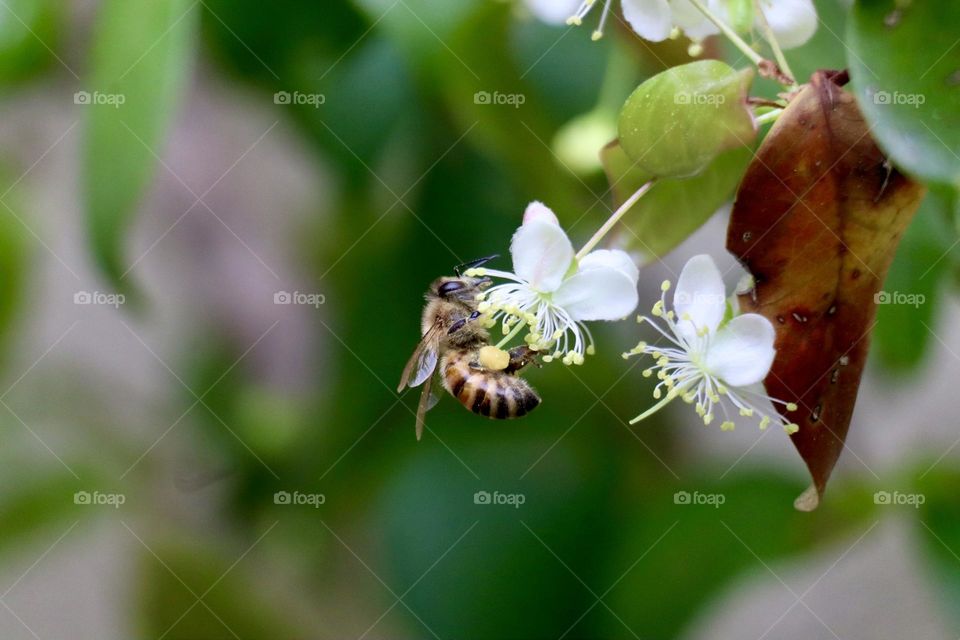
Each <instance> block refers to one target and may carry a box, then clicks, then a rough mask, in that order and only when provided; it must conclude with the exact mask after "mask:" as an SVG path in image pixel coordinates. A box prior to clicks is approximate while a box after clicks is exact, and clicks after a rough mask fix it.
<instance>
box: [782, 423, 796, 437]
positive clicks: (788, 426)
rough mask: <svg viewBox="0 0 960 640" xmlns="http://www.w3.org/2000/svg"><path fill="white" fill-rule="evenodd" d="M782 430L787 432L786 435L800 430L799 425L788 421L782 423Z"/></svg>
mask: <svg viewBox="0 0 960 640" xmlns="http://www.w3.org/2000/svg"><path fill="white" fill-rule="evenodd" d="M783 430H784V431H786V432H787V434H788V435H791V436H792V435H793V434H795V433H796V432H797V431H800V426H799V425H798V424H797V423H796V422H790V423H788V424H785V425H783Z"/></svg>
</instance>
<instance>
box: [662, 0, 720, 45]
mask: <svg viewBox="0 0 960 640" xmlns="http://www.w3.org/2000/svg"><path fill="white" fill-rule="evenodd" d="M705 4H706V5H707V6H708V8H709V9H710V10H711V11H713V13H714V14H715V15H718V16H719V17H721V18H724V17H725V16H724V14H725V13H726V12H725V10H724V8H723V7H722V6H721V5H722V3H719V2H716V0H710V1H708V2H706V3H705ZM670 9H671V11H672V12H673V23H674V24H675V25H677V26H678V27H680V28H681V29H683V32H684V33H685V34H687V37H689V38H690V39H692V40H702V39H704V38H706V37H707V36H712V35H716V34H718V33H720V29H718V28H717V25H715V24H713V22H712V21H711V20H710V18H708V17H707V16H705V15H703V13H702V12H701V11H700V10H699V9H697V8H696V7H695V6H693V4H691V3H690V0H670Z"/></svg>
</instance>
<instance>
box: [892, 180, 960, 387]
mask: <svg viewBox="0 0 960 640" xmlns="http://www.w3.org/2000/svg"><path fill="white" fill-rule="evenodd" d="M941 191H944V190H940V191H931V192H930V193H928V194H927V197H926V198H925V199H924V201H923V204H921V205H920V207H921V208H920V211H919V212H918V214H917V216H916V217H915V218H914V221H913V223H912V224H911V225H910V226H909V227H907V231H906V233H904V235H903V238H902V240H901V241H900V248H899V249H898V250H897V253H896V256H895V257H894V260H893V264H892V265H891V267H890V272H889V274H888V275H887V280H886V282H885V283H884V285H883V292H882V293H881V294H880V295H879V297H878V298H877V300H876V301H877V302H878V303H880V304H879V306H878V307H877V326H876V329H875V330H874V336H875V337H874V346H875V349H876V351H877V355H878V356H879V357H880V360H881V361H882V363H883V365H885V366H886V367H888V368H889V369H893V370H895V371H899V372H906V371H908V370H911V369H913V368H915V367H916V366H917V365H918V364H920V362H921V361H922V360H923V357H924V355H925V354H926V351H927V348H928V346H929V344H930V341H931V339H932V337H933V336H932V334H931V333H930V331H931V330H934V331H935V330H936V329H935V328H934V325H935V318H936V316H937V309H938V307H939V305H938V304H937V302H938V299H939V295H938V293H939V292H940V290H941V287H940V285H941V283H942V282H943V279H944V277H945V276H947V275H948V274H949V273H950V271H951V269H952V268H954V267H956V264H957V257H956V255H955V254H954V255H950V253H951V249H952V248H953V247H952V246H951V245H952V244H953V237H954V236H955V235H956V233H955V231H954V230H953V228H952V225H951V224H950V216H951V213H952V211H951V204H952V203H951V198H950V197H949V195H948V194H944V193H942V192H941ZM954 253H956V252H954Z"/></svg>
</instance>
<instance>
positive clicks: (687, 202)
mask: <svg viewBox="0 0 960 640" xmlns="http://www.w3.org/2000/svg"><path fill="white" fill-rule="evenodd" d="M751 157H752V153H751V150H750V149H749V148H746V147H741V148H738V149H731V150H730V151H725V152H723V153H721V154H720V155H719V156H717V157H716V158H715V159H714V160H713V161H712V162H711V163H710V164H709V166H707V168H706V169H704V170H703V171H702V172H701V173H700V174H698V175H695V176H693V177H690V178H673V179H665V180H661V181H660V182H658V183H657V184H655V185H654V186H653V188H652V189H650V191H649V192H648V193H647V194H646V195H645V196H643V198H641V199H640V200H639V201H638V202H637V204H635V205H634V206H633V209H632V210H631V211H629V212H628V213H627V214H626V216H625V217H624V221H623V223H622V224H621V225H620V228H619V231H618V232H617V234H616V236H615V237H616V242H617V244H619V245H622V246H624V247H626V248H628V249H630V250H633V251H637V252H640V253H641V254H643V255H644V257H645V258H646V259H647V260H652V259H655V258H656V257H658V256H663V255H665V254H667V253H669V252H670V251H671V250H672V249H673V248H674V247H676V246H677V245H678V244H680V243H681V242H683V241H684V240H685V239H686V238H687V237H689V236H690V234H692V233H693V232H694V231H696V230H697V229H699V228H700V226H701V225H702V224H703V223H704V222H706V221H707V220H708V219H709V218H710V216H712V215H713V214H714V212H716V210H717V209H719V208H720V207H721V206H723V204H724V203H725V202H727V201H728V200H729V199H730V198H731V197H732V196H733V191H734V189H736V187H737V184H738V183H739V182H740V178H742V177H743V172H744V171H745V170H746V167H747V165H748V164H749V162H750V158H751ZM601 158H602V159H603V164H604V168H605V169H606V172H607V178H608V179H609V180H610V185H611V189H612V190H613V193H614V198H615V201H616V203H617V204H620V203H622V202H623V201H624V200H626V199H627V198H628V197H630V195H631V194H633V193H634V192H635V191H636V190H637V189H639V188H640V187H641V186H642V185H643V184H644V183H646V182H647V181H648V180H649V179H650V178H649V176H648V174H646V173H645V172H644V171H643V170H642V169H640V168H639V167H638V166H637V164H636V163H634V162H633V161H632V160H630V158H628V157H627V154H626V153H624V151H623V149H622V148H621V147H620V145H619V144H617V143H616V142H613V143H611V144H609V145H607V146H606V147H604V149H603V151H602V152H601Z"/></svg>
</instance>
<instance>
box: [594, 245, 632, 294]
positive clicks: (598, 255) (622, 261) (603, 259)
mask: <svg viewBox="0 0 960 640" xmlns="http://www.w3.org/2000/svg"><path fill="white" fill-rule="evenodd" d="M597 268H609V269H616V270H617V271H620V272H621V273H623V275H625V276H627V277H628V278H630V281H631V282H633V284H634V286H636V284H637V280H639V279H640V270H639V269H638V268H637V265H636V264H635V263H634V262H633V260H632V259H631V258H630V256H629V255H627V253H626V252H625V251H619V250H617V249H613V250H611V249H597V250H596V251H591V252H590V253H588V254H587V255H585V256H584V257H583V260H581V261H580V271H587V270H589V269H597Z"/></svg>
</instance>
